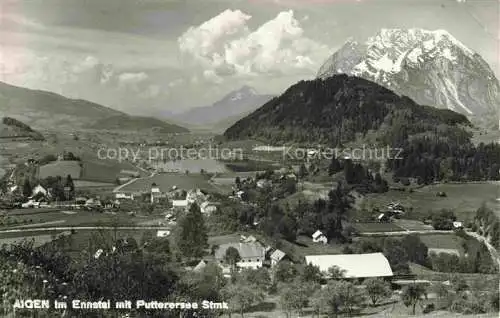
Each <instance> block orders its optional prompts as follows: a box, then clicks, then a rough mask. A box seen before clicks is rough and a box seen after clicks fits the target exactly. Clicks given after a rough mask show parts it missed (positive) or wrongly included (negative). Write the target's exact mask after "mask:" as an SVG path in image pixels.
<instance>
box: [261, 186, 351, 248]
mask: <svg viewBox="0 0 500 318" xmlns="http://www.w3.org/2000/svg"><path fill="white" fill-rule="evenodd" d="M353 202H354V199H353V197H352V196H351V195H350V190H349V189H347V188H346V187H344V186H343V185H342V184H341V183H338V184H337V186H336V187H335V188H334V189H332V190H331V191H330V192H329V194H328V199H327V200H324V199H319V200H317V201H315V202H313V203H309V202H302V201H301V202H299V203H298V204H297V205H296V206H295V207H293V208H288V207H285V208H282V207H280V206H278V205H271V206H270V207H268V208H262V206H260V209H259V213H258V218H259V220H260V228H261V229H262V230H263V232H264V233H265V234H267V235H268V236H276V235H281V236H282V237H283V238H285V239H286V240H289V241H294V240H295V237H296V235H297V234H306V235H311V234H312V233H314V232H316V231H317V230H318V229H319V230H321V231H323V233H324V234H325V235H326V236H327V237H328V238H329V239H339V240H341V241H346V240H348V239H349V237H350V234H351V233H350V232H349V231H350V230H349V228H347V227H345V228H344V226H343V225H344V224H346V223H345V221H346V220H347V216H348V212H349V210H350V209H351V207H352V204H353Z"/></svg>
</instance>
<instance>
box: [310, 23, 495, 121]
mask: <svg viewBox="0 0 500 318" xmlns="http://www.w3.org/2000/svg"><path fill="white" fill-rule="evenodd" d="M339 73H345V74H348V75H354V76H359V77H362V78H365V79H367V80H370V81H373V82H376V83H378V84H380V85H383V86H385V87H387V88H389V89H391V90H393V91H395V92H396V93H398V94H400V95H406V96H408V97H410V98H412V99H414V100H415V101H416V102H417V103H419V104H425V105H430V106H436V107H440V108H448V109H451V110H454V111H457V112H460V113H463V114H466V115H469V116H471V117H472V118H475V119H479V118H485V117H486V116H485V115H492V114H496V115H498V109H499V106H500V95H499V92H500V86H499V82H498V80H497V79H496V78H495V75H494V73H493V71H492V70H491V68H490V67H489V65H488V64H487V63H486V62H485V61H484V60H483V58H482V57H481V56H480V55H479V54H477V53H475V52H473V51H472V50H471V49H469V48H467V47H466V46H465V45H464V44H462V43H461V42H460V41H458V40H457V39H456V38H454V37H453V36H452V35H451V34H449V33H448V32H447V31H444V30H436V31H428V30H422V29H407V30H405V29H382V30H381V31H380V32H379V33H378V34H376V35H375V36H373V37H371V38H369V39H368V40H367V41H366V42H365V43H358V42H355V41H351V40H350V41H348V42H346V43H345V44H344V46H343V47H342V48H341V49H339V50H338V51H337V52H336V53H334V54H333V55H332V56H331V57H330V58H329V59H328V60H327V61H326V62H325V63H324V64H323V66H322V67H321V68H320V70H319V72H318V75H317V76H318V77H319V78H326V77H330V76H332V75H334V74H339ZM490 118H491V117H490ZM496 119H498V116H497V117H496ZM495 124H498V120H495Z"/></svg>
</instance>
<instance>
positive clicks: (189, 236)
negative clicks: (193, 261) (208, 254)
mask: <svg viewBox="0 0 500 318" xmlns="http://www.w3.org/2000/svg"><path fill="white" fill-rule="evenodd" d="M207 240H208V234H207V228H206V227H205V221H204V220H203V214H202V213H201V211H200V207H199V206H198V205H197V204H196V203H193V204H191V207H190V208H189V211H188V212H187V213H186V215H185V216H184V217H183V218H182V219H181V220H180V222H179V229H178V232H177V240H176V243H177V247H178V248H179V251H180V252H181V253H182V255H184V256H186V257H188V258H197V257H202V256H203V254H204V251H205V247H206V246H207Z"/></svg>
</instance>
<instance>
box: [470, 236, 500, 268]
mask: <svg viewBox="0 0 500 318" xmlns="http://www.w3.org/2000/svg"><path fill="white" fill-rule="evenodd" d="M465 233H467V235H469V236H470V237H473V238H475V239H476V240H478V241H479V242H483V243H484V245H486V247H487V248H488V251H490V254H491V257H492V258H493V259H494V260H496V261H497V264H498V267H499V269H500V255H499V253H498V251H497V250H496V249H495V247H494V246H493V245H491V244H490V242H488V240H487V239H486V238H485V237H484V236H481V235H479V234H477V233H476V232H469V231H466V232H465Z"/></svg>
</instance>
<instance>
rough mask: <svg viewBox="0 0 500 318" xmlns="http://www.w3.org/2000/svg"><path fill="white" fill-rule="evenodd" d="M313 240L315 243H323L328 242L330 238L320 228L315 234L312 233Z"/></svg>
mask: <svg viewBox="0 0 500 318" xmlns="http://www.w3.org/2000/svg"><path fill="white" fill-rule="evenodd" d="M312 240H313V242H314V243H319V242H321V243H323V244H326V243H328V238H327V237H326V236H325V234H323V232H321V231H320V230H317V231H316V232H314V234H313V235H312Z"/></svg>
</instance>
